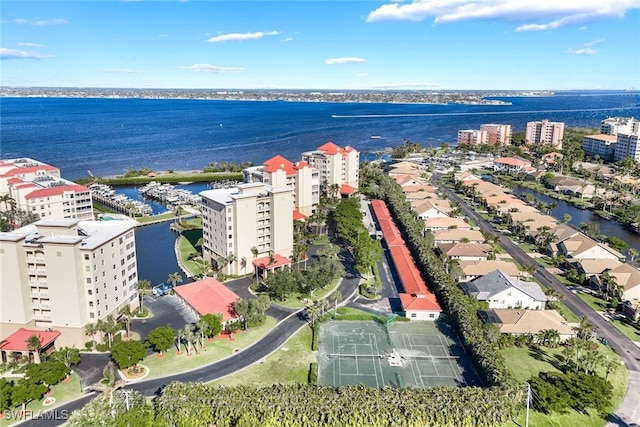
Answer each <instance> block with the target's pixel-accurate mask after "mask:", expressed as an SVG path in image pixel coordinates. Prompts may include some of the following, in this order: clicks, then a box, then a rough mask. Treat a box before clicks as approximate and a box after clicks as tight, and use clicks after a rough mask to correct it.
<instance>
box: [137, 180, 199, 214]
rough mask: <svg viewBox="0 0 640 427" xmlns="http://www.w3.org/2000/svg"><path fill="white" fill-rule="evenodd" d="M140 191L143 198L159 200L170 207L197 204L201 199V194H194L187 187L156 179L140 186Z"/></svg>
mask: <svg viewBox="0 0 640 427" xmlns="http://www.w3.org/2000/svg"><path fill="white" fill-rule="evenodd" d="M138 192H139V193H140V194H141V195H142V197H143V198H146V199H151V200H155V201H159V202H161V203H162V204H164V205H166V206H167V207H169V208H170V207H174V206H180V205H189V206H197V205H199V204H200V200H201V197H200V196H199V195H197V194H193V193H192V192H191V191H189V190H187V189H184V188H176V187H175V186H174V185H171V184H162V183H159V182H156V181H152V182H150V183H149V184H147V185H145V186H143V187H140V188H138Z"/></svg>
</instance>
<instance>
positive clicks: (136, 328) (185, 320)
mask: <svg viewBox="0 0 640 427" xmlns="http://www.w3.org/2000/svg"><path fill="white" fill-rule="evenodd" d="M144 305H145V307H147V308H149V310H151V312H152V313H153V317H150V318H148V319H134V320H132V321H131V330H132V331H133V332H136V333H138V334H139V335H140V341H143V342H144V340H145V338H146V337H147V335H148V334H149V332H151V331H152V330H154V329H155V328H157V327H160V326H167V325H170V326H171V327H172V328H174V329H180V328H183V327H184V326H185V325H187V324H190V323H194V322H197V321H198V318H197V317H196V316H194V315H193V314H192V313H191V311H190V310H189V309H188V308H187V307H186V306H185V305H184V304H183V303H182V302H181V300H180V298H178V297H177V296H175V295H163V296H161V297H154V296H152V295H150V296H147V297H145V299H144Z"/></svg>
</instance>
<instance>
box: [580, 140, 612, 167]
mask: <svg viewBox="0 0 640 427" xmlns="http://www.w3.org/2000/svg"><path fill="white" fill-rule="evenodd" d="M617 139H618V138H617V137H616V136H615V135H605V134H598V135H585V136H584V138H583V139H582V149H583V150H584V152H585V154H587V155H589V156H600V158H601V159H603V160H604V161H606V162H610V161H612V160H613V157H614V153H615V151H616V143H617Z"/></svg>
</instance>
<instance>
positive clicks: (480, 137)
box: [458, 129, 487, 145]
mask: <svg viewBox="0 0 640 427" xmlns="http://www.w3.org/2000/svg"><path fill="white" fill-rule="evenodd" d="M486 143H487V131H484V130H477V129H464V130H459V131H458V145H460V144H466V145H481V144H486Z"/></svg>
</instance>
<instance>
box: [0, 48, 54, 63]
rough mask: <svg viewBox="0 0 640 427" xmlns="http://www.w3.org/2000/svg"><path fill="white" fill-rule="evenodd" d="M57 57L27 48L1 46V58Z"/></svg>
mask: <svg viewBox="0 0 640 427" xmlns="http://www.w3.org/2000/svg"><path fill="white" fill-rule="evenodd" d="M45 58H55V56H53V55H45V54H42V53H38V52H28V51H26V50H18V49H7V48H4V47H3V48H0V59H3V60H4V59H45Z"/></svg>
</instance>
